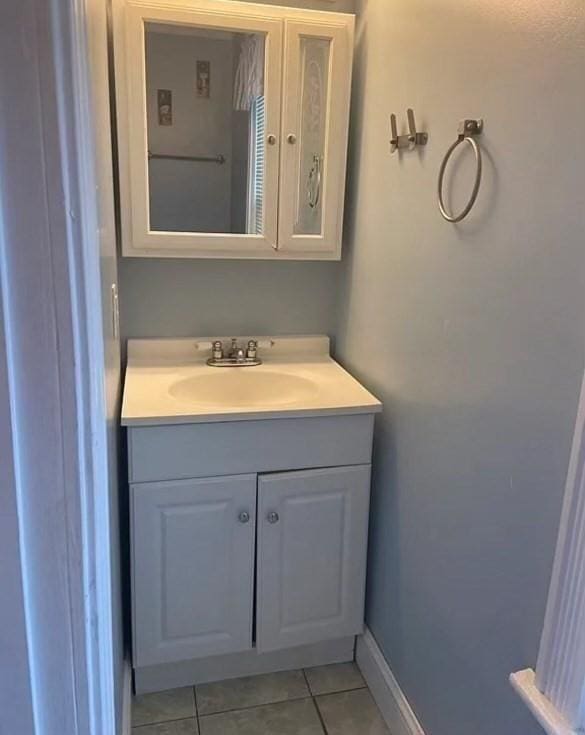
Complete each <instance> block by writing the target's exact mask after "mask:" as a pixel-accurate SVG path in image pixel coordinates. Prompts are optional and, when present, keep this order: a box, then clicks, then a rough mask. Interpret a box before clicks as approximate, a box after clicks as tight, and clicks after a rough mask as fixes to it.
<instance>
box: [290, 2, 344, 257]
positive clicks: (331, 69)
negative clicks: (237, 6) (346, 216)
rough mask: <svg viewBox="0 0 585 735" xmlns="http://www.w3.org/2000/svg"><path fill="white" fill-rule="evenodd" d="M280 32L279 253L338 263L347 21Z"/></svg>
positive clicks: (296, 24)
mask: <svg viewBox="0 0 585 735" xmlns="http://www.w3.org/2000/svg"><path fill="white" fill-rule="evenodd" d="M285 29H286V30H285V53H284V59H285V61H284V83H283V98H284V99H283V121H282V125H283V127H282V146H281V189H280V210H279V217H280V218H279V245H278V247H279V251H283V252H285V251H297V252H304V253H314V254H315V255H316V256H317V257H319V256H320V257H323V255H324V254H325V253H331V257H332V258H339V257H340V252H341V234H342V224H343V201H344V192H345V169H346V158H347V131H348V118H349V100H350V87H351V62H352V45H353V18H352V17H351V16H348V17H347V19H344V20H342V21H339V22H330V23H329V22H325V21H323V22H310V23H307V22H301V21H296V20H287V21H286V24H285Z"/></svg>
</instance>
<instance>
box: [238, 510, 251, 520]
mask: <svg viewBox="0 0 585 735" xmlns="http://www.w3.org/2000/svg"><path fill="white" fill-rule="evenodd" d="M238 520H239V521H240V523H248V521H249V520H250V514H249V513H248V511H247V510H243V511H242V512H241V513H240V515H239V516H238Z"/></svg>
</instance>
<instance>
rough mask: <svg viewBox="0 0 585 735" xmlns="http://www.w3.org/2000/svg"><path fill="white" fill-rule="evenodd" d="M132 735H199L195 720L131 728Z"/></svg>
mask: <svg viewBox="0 0 585 735" xmlns="http://www.w3.org/2000/svg"><path fill="white" fill-rule="evenodd" d="M132 735H199V727H198V725H197V720H196V719H195V718H192V719H188V720H173V721H172V722H161V723H159V724H158V725H142V726H141V727H133V728H132Z"/></svg>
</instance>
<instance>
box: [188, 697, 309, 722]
mask: <svg viewBox="0 0 585 735" xmlns="http://www.w3.org/2000/svg"><path fill="white" fill-rule="evenodd" d="M303 699H313V697H312V696H311V695H310V694H309V695H304V696H302V697H290V698H289V699H277V700H276V701H274V702H262V703H260V704H248V705H245V706H244V707H232V708H231V709H222V710H219V711H218V712H207V713H202V714H201V715H200V717H214V716H215V715H225V714H229V713H230V712H245V711H246V710H249V709H256V708H257V707H270V706H271V705H273V704H286V703H287V702H301V701H302V700H303Z"/></svg>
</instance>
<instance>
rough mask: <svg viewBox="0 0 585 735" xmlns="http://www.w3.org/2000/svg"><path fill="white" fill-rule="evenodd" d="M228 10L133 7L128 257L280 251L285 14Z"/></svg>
mask: <svg viewBox="0 0 585 735" xmlns="http://www.w3.org/2000/svg"><path fill="white" fill-rule="evenodd" d="M229 5H230V4H229V3H219V2H209V0H207V1H206V2H201V3H199V5H198V7H191V8H190V7H188V6H187V5H181V4H177V5H175V6H169V5H167V6H166V7H165V6H163V5H161V4H149V3H144V2H137V1H136V0H127V2H126V3H125V4H124V6H123V13H122V19H121V20H119V21H118V23H117V26H116V28H117V31H116V38H117V43H116V52H117V53H116V64H117V72H118V73H117V105H118V116H119V123H120V124H119V137H120V140H119V143H120V145H119V149H120V168H121V171H120V178H121V200H122V218H123V250H124V254H125V255H142V256H144V255H152V256H156V255H165V256H169V255H170V256H179V257H188V256H190V255H191V256H197V257H238V253H241V254H243V255H248V256H253V255H257V256H259V257H261V256H262V254H263V253H264V254H266V252H268V253H269V254H270V253H272V252H273V250H274V249H275V248H276V241H277V205H278V202H277V196H278V194H277V192H278V176H279V171H278V169H279V142H280V141H279V131H280V85H281V66H282V20H280V19H278V18H271V17H270V16H265V15H261V16H258V14H256V16H254V15H250V14H247V13H244V12H237V11H234V10H233V9H232V8H230V7H229ZM226 6H227V7H226ZM118 17H120V16H118ZM120 25H122V26H123V27H122V28H120V27H119V26H120Z"/></svg>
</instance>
